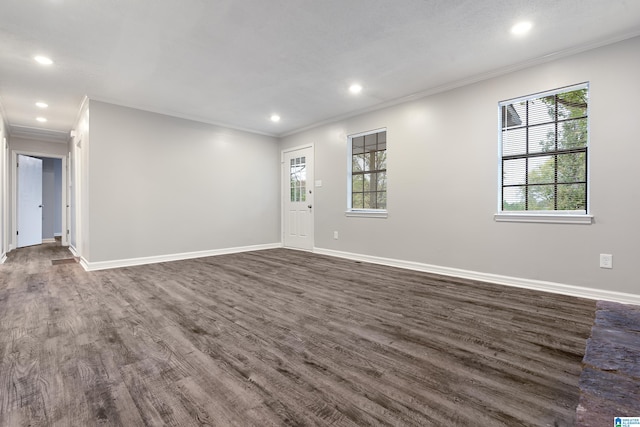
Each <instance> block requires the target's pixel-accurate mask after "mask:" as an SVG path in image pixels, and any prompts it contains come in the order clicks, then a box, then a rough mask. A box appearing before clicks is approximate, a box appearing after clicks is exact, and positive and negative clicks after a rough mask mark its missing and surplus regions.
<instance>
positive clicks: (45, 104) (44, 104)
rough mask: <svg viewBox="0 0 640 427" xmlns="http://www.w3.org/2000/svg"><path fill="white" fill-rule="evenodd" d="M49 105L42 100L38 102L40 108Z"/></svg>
mask: <svg viewBox="0 0 640 427" xmlns="http://www.w3.org/2000/svg"><path fill="white" fill-rule="evenodd" d="M48 106H49V104H47V103H46V102H42V101H39V102H36V107H38V108H47V107H48Z"/></svg>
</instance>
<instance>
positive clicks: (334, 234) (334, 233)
mask: <svg viewBox="0 0 640 427" xmlns="http://www.w3.org/2000/svg"><path fill="white" fill-rule="evenodd" d="M333 238H334V239H335V240H338V232H337V231H334V232H333Z"/></svg>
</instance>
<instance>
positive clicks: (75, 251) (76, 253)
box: [68, 244, 79, 257]
mask: <svg viewBox="0 0 640 427" xmlns="http://www.w3.org/2000/svg"><path fill="white" fill-rule="evenodd" d="M68 247H69V252H71V253H72V254H73V256H75V257H77V256H79V255H78V250H77V249H76V248H75V247H73V246H72V245H71V244H69V246H68Z"/></svg>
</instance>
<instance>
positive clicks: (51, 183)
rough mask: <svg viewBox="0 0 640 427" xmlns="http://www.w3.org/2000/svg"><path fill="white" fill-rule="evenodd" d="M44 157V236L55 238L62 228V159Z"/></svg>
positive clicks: (44, 237) (45, 237)
mask: <svg viewBox="0 0 640 427" xmlns="http://www.w3.org/2000/svg"><path fill="white" fill-rule="evenodd" d="M41 159H42V238H43V239H53V238H54V237H55V236H60V233H61V230H62V211H61V209H62V205H61V202H62V160H61V159H51V158H48V157H41Z"/></svg>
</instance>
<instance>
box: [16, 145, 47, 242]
mask: <svg viewBox="0 0 640 427" xmlns="http://www.w3.org/2000/svg"><path fill="white" fill-rule="evenodd" d="M17 184H18V185H17V186H18V206H17V208H18V212H17V214H18V221H17V225H18V236H17V239H18V240H17V246H18V247H19V248H22V247H24V246H31V245H39V244H41V243H42V160H41V159H36V158H35V157H31V156H24V155H22V154H19V155H18V182H17Z"/></svg>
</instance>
